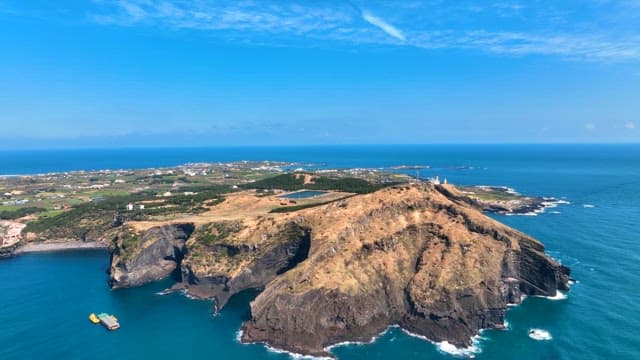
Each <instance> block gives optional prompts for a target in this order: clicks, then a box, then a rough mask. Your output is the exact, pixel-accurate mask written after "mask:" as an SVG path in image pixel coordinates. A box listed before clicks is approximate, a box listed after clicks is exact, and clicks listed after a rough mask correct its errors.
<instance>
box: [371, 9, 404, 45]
mask: <svg viewBox="0 0 640 360" xmlns="http://www.w3.org/2000/svg"><path fill="white" fill-rule="evenodd" d="M362 18H363V19H364V20H365V21H366V22H368V23H369V24H371V25H373V26H376V27H378V28H380V30H382V31H384V32H385V33H387V34H388V35H389V36H392V37H394V38H396V39H398V40H401V41H405V40H407V39H406V38H405V36H404V34H403V33H402V31H400V30H399V29H398V28H396V27H395V26H393V25H391V24H389V23H388V22H386V21H384V20H383V19H381V18H379V17H377V16H375V15H373V14H371V13H370V12H368V11H363V12H362Z"/></svg>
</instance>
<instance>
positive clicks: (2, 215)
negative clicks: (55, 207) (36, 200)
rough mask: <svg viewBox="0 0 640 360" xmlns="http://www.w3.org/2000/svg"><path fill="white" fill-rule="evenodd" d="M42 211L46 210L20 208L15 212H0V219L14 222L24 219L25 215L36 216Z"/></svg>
mask: <svg viewBox="0 0 640 360" xmlns="http://www.w3.org/2000/svg"><path fill="white" fill-rule="evenodd" d="M43 211H46V210H45V209H43V208H41V207H21V208H17V209H15V210H5V211H0V219H1V220H15V219H19V218H21V217H25V216H27V215H31V214H36V213H39V212H43Z"/></svg>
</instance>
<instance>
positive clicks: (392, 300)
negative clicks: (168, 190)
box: [111, 184, 569, 355]
mask: <svg viewBox="0 0 640 360" xmlns="http://www.w3.org/2000/svg"><path fill="white" fill-rule="evenodd" d="M453 192H454V189H452V188H450V187H449V185H440V186H434V185H430V184H414V185H402V186H396V187H391V188H386V189H382V190H379V191H377V192H375V193H372V194H367V195H358V196H354V197H351V198H348V199H344V200H340V201H336V202H333V203H330V204H326V205H322V206H318V207H314V208H309V209H305V210H300V211H297V212H292V213H285V214H264V215H258V216H255V215H252V216H250V217H247V218H245V219H241V220H237V221H233V222H231V221H226V222H216V223H212V224H209V225H201V226H198V227H197V228H196V230H195V231H194V233H193V235H191V237H190V238H189V239H188V240H187V241H186V243H185V245H184V248H185V249H184V250H183V249H179V250H180V251H179V252H180V253H181V254H182V253H184V259H176V257H175V256H171V255H172V254H169V253H170V252H171V251H169V249H167V251H168V252H169V253H167V251H164V252H162V255H163V256H164V257H163V258H161V259H159V258H157V257H156V260H157V263H158V264H164V266H162V268H163V269H165V270H164V271H165V272H169V271H171V270H170V269H172V268H173V266H166V263H165V262H166V261H168V260H167V259H169V260H172V259H175V261H176V266H177V267H179V269H180V273H181V282H180V283H179V284H177V287H178V288H183V289H186V290H187V291H189V292H190V293H191V294H192V295H195V296H198V297H202V298H214V299H215V300H216V302H217V307H218V308H222V307H223V306H224V304H225V303H226V301H227V300H228V299H229V297H230V296H232V295H233V294H235V293H237V292H239V291H242V290H244V289H248V288H263V289H264V290H263V291H262V293H261V294H260V295H259V296H258V297H257V298H256V299H255V300H254V301H253V302H252V304H251V318H250V320H248V321H247V322H246V323H245V324H244V325H243V336H242V340H243V341H245V342H265V343H268V344H269V345H271V346H274V347H277V348H281V349H286V350H289V351H293V352H297V353H303V354H311V355H327V353H326V351H325V348H326V347H327V346H329V345H332V344H335V343H338V342H342V341H347V340H351V341H354V340H355V341H357V340H361V341H365V340H370V338H371V337H372V336H374V335H376V334H378V333H379V332H380V331H382V330H384V329H385V328H386V327H388V326H389V325H395V324H398V325H400V326H402V327H403V328H405V329H407V330H409V331H411V332H414V333H417V334H421V335H424V336H426V337H428V338H429V339H431V340H434V341H444V340H446V341H449V342H451V343H453V344H454V345H457V346H465V345H469V344H470V338H471V337H472V336H473V335H476V334H477V332H478V331H479V330H480V329H482V328H500V327H502V326H503V323H504V313H505V311H506V307H507V304H510V303H519V302H520V301H521V298H522V295H544V296H553V295H555V294H556V291H557V290H567V289H568V280H569V269H568V268H566V267H563V266H561V265H560V264H558V263H556V262H555V261H554V260H552V259H551V258H549V257H547V256H546V255H545V254H544V247H543V245H542V244H541V243H539V242H538V241H536V240H535V239H533V238H531V237H528V236H526V235H524V234H522V233H520V232H518V231H516V230H513V229H511V228H509V227H507V226H505V225H502V224H500V223H498V222H496V221H494V220H492V219H491V218H489V217H487V216H485V215H484V214H482V213H481V212H480V211H479V210H477V209H475V208H473V207H471V205H469V204H467V203H465V202H463V201H461V200H459V199H458V198H457V197H454V196H451V194H452V193H453ZM181 226H182V227H184V225H181ZM152 230H153V229H151V230H149V231H152ZM155 231H157V230H155ZM165 233H166V232H165ZM177 237H178V238H179V239H178V241H179V243H180V246H182V245H181V244H182V238H184V234H183V233H180V232H179V234H178V236H177ZM147 239H151V237H149V236H148V237H147ZM163 241H165V242H166V239H165V240H163ZM120 243H122V241H120ZM116 244H117V243H116ZM180 246H178V247H175V248H176V250H178V248H179V247H180ZM145 249H154V247H153V246H151V244H149V241H145V245H144V249H143V248H139V249H135V250H131V249H129V250H126V251H129V252H130V254H125V252H126V251H125V250H124V249H122V248H119V247H118V246H116V248H115V249H114V252H115V253H116V254H117V256H114V261H113V263H112V279H111V280H112V284H113V285H114V286H116V287H117V286H120V285H121V286H127V284H119V283H118V278H122V279H126V278H127V276H126V274H123V271H124V270H126V269H127V266H128V265H132V266H133V265H134V264H136V263H141V262H140V261H138V260H136V259H139V258H143V259H144V260H145V261H144V263H145V264H146V266H149V267H150V268H152V269H153V268H155V269H157V268H158V267H157V266H152V265H150V264H151V263H153V262H154V260H153V259H154V257H153V256H150V255H149V253H148V252H145ZM153 251H155V252H156V253H159V252H158V251H156V250H153ZM140 270H141V269H140V268H139V267H138V268H137V269H136V281H135V283H136V284H138V283H140V282H141V281H142V279H143V278H144V276H141V274H140ZM114 274H115V275H116V276H114ZM158 274H159V273H158V272H157V271H154V272H153V274H152V275H151V276H150V277H149V279H148V280H152V279H155V278H157V276H158Z"/></svg>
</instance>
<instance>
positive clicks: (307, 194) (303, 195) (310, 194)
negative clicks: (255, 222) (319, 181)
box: [280, 190, 326, 199]
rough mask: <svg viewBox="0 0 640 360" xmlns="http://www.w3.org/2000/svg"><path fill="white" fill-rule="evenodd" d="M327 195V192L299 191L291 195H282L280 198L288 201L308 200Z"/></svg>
mask: <svg viewBox="0 0 640 360" xmlns="http://www.w3.org/2000/svg"><path fill="white" fill-rule="evenodd" d="M323 194H326V192H325V191H317V190H303V191H297V192H294V193H291V194H286V195H282V196H280V197H282V198H287V199H306V198H310V197H315V196H320V195H323Z"/></svg>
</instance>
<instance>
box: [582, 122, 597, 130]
mask: <svg viewBox="0 0 640 360" xmlns="http://www.w3.org/2000/svg"><path fill="white" fill-rule="evenodd" d="M584 128H585V129H587V130H589V131H593V130H595V129H596V124H594V123H586V124H584Z"/></svg>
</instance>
